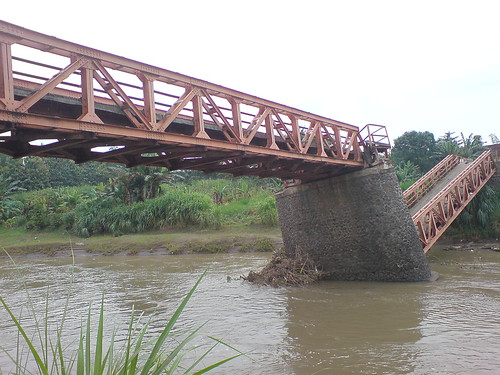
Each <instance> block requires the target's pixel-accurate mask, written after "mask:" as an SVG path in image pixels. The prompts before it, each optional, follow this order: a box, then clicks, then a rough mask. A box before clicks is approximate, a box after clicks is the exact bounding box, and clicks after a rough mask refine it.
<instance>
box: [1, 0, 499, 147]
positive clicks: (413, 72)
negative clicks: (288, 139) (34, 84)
mask: <svg viewBox="0 0 500 375" xmlns="http://www.w3.org/2000/svg"><path fill="white" fill-rule="evenodd" d="M1 8H2V9H1V14H0V19H2V20H4V21H7V22H11V23H14V24H17V25H19V26H22V27H26V28H29V29H33V30H36V31H39V32H42V33H45V34H49V35H53V36H56V37H58V38H61V39H65V40H69V41H71V42H75V43H79V44H84V45H86V46H89V47H92V48H97V49H101V50H104V51H106V52H110V53H114V54H117V55H121V56H125V57H127V58H131V59H134V60H139V61H142V62H145V63H148V64H152V65H156V66H159V67H162V68H165V69H169V70H173V71H176V72H179V73H183V74H187V75H190V76H193V77H196V78H200V79H203V80H206V81H210V82H213V83H217V84H220V85H223V86H227V87H230V88H233V89H236V90H239V91H243V92H246V93H248V94H252V95H256V96H259V97H262V98H265V99H269V100H273V101H276V102H279V103H282V104H286V105H289V106H292V107H296V108H299V109H302V110H305V111H309V112H312V113H315V114H318V115H322V116H326V117H330V118H333V119H336V120H339V121H344V122H347V123H350V124H353V125H356V126H359V127H362V126H364V125H365V124H367V123H375V124H382V125H386V126H387V128H388V132H389V135H390V136H391V138H392V139H394V138H396V137H398V136H400V135H401V134H403V133H404V132H405V131H410V130H417V131H426V130H427V131H431V132H432V133H434V135H435V136H436V138H438V137H439V136H441V135H443V134H444V133H445V132H447V131H453V132H456V133H457V134H459V133H460V132H463V133H464V135H466V136H467V135H468V134H470V133H474V134H480V135H481V136H482V137H483V140H485V141H488V143H490V141H491V140H490V137H489V135H490V134H491V133H495V134H496V135H497V136H498V137H500V1H496V0H492V1H484V0H469V1H462V0H454V1H451V0H450V1H445V0H432V1H427V0H418V1H405V0H399V1H385V0H376V1H375V0H372V1H370V0H342V1H337V0H329V1H328V0H324V1H319V0H301V1H295V0H283V1H282V0H266V1H261V0H249V1H241V0H227V1H226V0H189V1H186V0H176V1H172V0H161V1H153V0H142V1H130V0H121V1H115V0H100V1H96V0H86V1H71V0H61V1H58V0H53V1H51V0H45V1H41V0H24V1H6V0H5V1H3V2H2V5H1Z"/></svg>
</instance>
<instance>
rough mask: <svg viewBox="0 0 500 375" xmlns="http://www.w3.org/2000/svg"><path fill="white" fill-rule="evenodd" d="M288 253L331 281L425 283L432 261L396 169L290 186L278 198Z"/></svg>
mask: <svg viewBox="0 0 500 375" xmlns="http://www.w3.org/2000/svg"><path fill="white" fill-rule="evenodd" d="M276 201H277V206H278V213H279V218H280V225H281V230H282V234H283V241H284V246H285V252H286V253H287V255H289V256H291V257H295V256H296V255H297V254H307V255H309V257H310V258H311V259H312V260H313V261H315V262H316V263H317V264H318V266H319V267H320V268H321V269H322V270H323V271H325V272H326V273H327V275H328V276H327V278H328V279H331V280H366V281H368V280H370V281H423V280H429V279H430V278H431V271H430V268H429V265H428V263H427V258H426V257H425V254H424V252H423V250H422V246H421V245H420V241H419V238H418V233H417V230H416V228H415V225H414V223H413V221H412V219H411V217H410V213H409V211H408V207H407V205H406V203H405V201H404V198H403V194H402V192H401V189H400V187H399V183H398V180H397V177H396V175H395V173H394V170H393V169H392V168H389V167H387V166H384V165H379V166H376V167H373V168H367V169H363V170H360V171H356V172H353V173H349V174H346V175H342V176H338V177H333V178H330V179H327V180H321V181H316V182H311V183H307V184H303V185H297V186H293V187H289V188H287V189H286V190H285V191H283V192H281V193H279V194H278V195H277V197H276Z"/></svg>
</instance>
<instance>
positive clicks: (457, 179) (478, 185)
mask: <svg viewBox="0 0 500 375" xmlns="http://www.w3.org/2000/svg"><path fill="white" fill-rule="evenodd" d="M494 174H495V162H494V160H493V157H492V155H491V151H485V152H483V153H482V154H481V155H480V156H479V157H477V158H476V159H475V160H473V161H470V160H467V159H464V158H461V157H459V156H458V155H448V156H447V157H446V158H444V159H443V160H442V161H441V162H439V163H438V164H437V165H436V166H435V167H434V168H432V169H431V170H430V171H429V172H427V173H426V174H425V175H424V176H422V177H421V178H420V179H419V180H418V181H416V182H415V183H414V184H413V185H412V186H410V187H409V188H408V189H407V190H405V192H404V197H405V200H406V203H407V204H408V208H409V209H410V214H411V216H412V219H413V222H414V223H415V225H416V226H417V230H418V235H419V238H420V242H421V243H422V247H423V249H424V251H425V252H427V251H429V250H430V248H431V247H432V245H434V244H435V243H436V241H437V240H438V239H439V237H441V235H442V234H443V233H444V231H445V230H446V229H447V228H448V227H449V226H450V224H451V223H452V222H453V221H454V220H455V219H456V218H457V217H458V215H460V213H461V212H462V211H463V209H464V208H465V207H466V206H467V205H468V204H469V203H470V201H471V200H472V199H473V198H474V197H475V196H476V195H477V193H478V192H479V191H480V190H481V189H482V188H483V186H484V185H486V183H487V182H488V180H489V179H490V178H491V177H492V176H493V175H494Z"/></svg>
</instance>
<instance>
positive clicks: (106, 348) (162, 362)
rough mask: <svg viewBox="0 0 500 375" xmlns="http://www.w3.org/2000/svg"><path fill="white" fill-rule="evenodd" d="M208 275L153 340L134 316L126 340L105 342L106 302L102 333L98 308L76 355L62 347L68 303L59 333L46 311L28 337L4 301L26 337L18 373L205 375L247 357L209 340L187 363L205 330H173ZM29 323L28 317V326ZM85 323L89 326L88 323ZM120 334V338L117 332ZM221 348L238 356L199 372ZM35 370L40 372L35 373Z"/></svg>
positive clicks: (101, 313) (16, 361) (15, 358)
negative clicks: (97, 317)
mask: <svg viewBox="0 0 500 375" xmlns="http://www.w3.org/2000/svg"><path fill="white" fill-rule="evenodd" d="M205 273H206V271H205ZM205 273H203V274H202V275H201V276H200V278H199V279H198V280H197V281H196V283H195V284H194V286H193V287H192V288H191V290H190V291H189V292H188V293H187V295H186V296H185V297H184V299H183V300H182V302H181V303H180V305H179V306H178V308H177V309H176V311H175V312H174V314H173V315H172V317H171V318H170V320H169V321H168V323H167V324H166V326H165V327H164V328H163V330H162V332H161V333H160V334H159V335H157V336H156V337H153V338H152V339H149V338H147V337H146V333H147V330H148V326H149V322H146V323H145V324H142V323H141V322H142V320H141V319H137V317H136V316H135V315H134V311H132V312H131V317H130V323H129V325H128V331H127V334H126V340H124V341H120V340H117V339H116V337H115V334H112V335H111V336H110V337H105V335H104V332H105V329H104V327H105V325H107V324H109V323H107V322H106V320H105V318H104V305H105V300H104V296H103V298H102V301H101V304H100V309H99V320H98V323H97V329H95V328H94V324H93V322H92V320H91V311H92V308H91V307H89V313H88V316H87V319H86V320H84V319H82V326H81V330H80V336H79V338H78V343H79V345H78V349H77V350H76V352H75V351H73V350H72V349H71V348H69V347H67V346H64V345H63V344H62V338H63V337H64V336H65V331H64V320H65V317H66V313H67V312H68V309H69V304H68V303H66V308H65V311H64V313H63V314H62V317H61V321H60V322H59V323H58V327H57V329H56V330H55V331H51V330H49V324H48V320H49V318H48V311H47V310H46V311H45V317H43V318H42V319H40V317H37V316H36V313H35V311H34V309H33V308H32V309H31V313H32V314H33V318H34V319H35V321H36V322H37V324H36V327H37V328H36V331H37V332H35V334H31V333H29V332H26V330H25V329H24V327H23V325H22V324H21V321H20V319H19V318H18V317H16V315H15V314H14V313H13V312H12V310H11V309H10V308H9V306H8V304H7V303H6V301H5V299H4V298H3V297H1V296H0V303H1V304H2V305H3V307H4V309H5V310H6V311H7V313H8V314H9V316H10V318H11V320H12V322H13V324H14V325H15V326H16V328H17V330H18V333H19V337H20V343H19V344H18V345H17V353H16V354H15V355H14V356H11V357H10V359H11V360H12V361H13V363H14V365H15V373H16V374H20V375H22V374H41V375H70V374H76V375H104V374H106V375H136V374H137V375H139V374H140V375H160V374H165V375H169V374H195V375H201V374H204V373H206V372H209V371H211V370H214V369H216V368H218V367H220V366H221V365H223V364H224V363H226V362H228V361H230V360H232V359H234V358H237V357H240V356H242V355H243V353H241V352H240V351H238V350H237V349H235V348H233V347H231V346H230V345H227V344H225V343H224V342H223V341H221V340H219V339H216V338H213V337H211V336H206V338H207V339H208V341H209V342H210V344H208V345H207V346H206V349H205V351H204V352H203V353H202V354H201V355H199V356H198V358H195V359H194V360H193V362H190V363H185V362H186V361H184V357H185V355H186V353H188V352H189V351H190V350H192V349H197V351H199V348H200V346H199V345H196V346H194V345H193V344H192V343H193V339H195V338H196V337H198V336H199V335H200V330H201V328H202V327H203V326H204V325H202V326H200V327H198V328H196V329H193V330H189V331H184V332H183V333H182V336H179V335H178V334H173V333H172V329H173V328H174V326H175V324H176V322H177V321H178V319H179V317H180V316H181V314H182V312H183V311H184V309H185V307H186V305H187V304H188V302H189V300H190V299H191V297H192V295H193V293H194V292H195V290H196V288H197V287H198V285H199V284H200V282H201V281H202V279H203V276H204V275H205ZM68 295H69V294H68ZM68 298H69V297H68ZM28 299H29V293H28ZM67 302H68V301H67ZM47 305H48V304H47ZM25 318H26V317H25V316H23V320H24V319H25ZM85 321H86V323H83V322H85ZM39 323H40V324H39ZM114 332H116V329H115V330H114ZM218 345H224V346H226V347H228V348H230V349H231V350H233V353H234V355H231V356H230V357H228V358H226V359H223V360H221V361H218V362H215V363H213V364H211V365H209V366H204V367H203V368H199V367H200V364H201V362H202V361H204V360H205V358H207V356H208V355H209V354H210V352H211V351H212V350H213V349H214V348H215V347H216V346H218ZM33 365H36V366H33ZM35 367H36V368H37V370H36V371H33V368H35Z"/></svg>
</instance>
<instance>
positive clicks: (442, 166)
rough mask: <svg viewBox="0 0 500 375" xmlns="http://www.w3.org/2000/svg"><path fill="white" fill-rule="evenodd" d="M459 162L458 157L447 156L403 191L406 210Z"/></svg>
mask: <svg viewBox="0 0 500 375" xmlns="http://www.w3.org/2000/svg"><path fill="white" fill-rule="evenodd" d="M459 162H460V157H459V156H458V155H453V154H452V155H448V156H447V157H445V158H444V159H443V160H441V161H440V162H439V163H438V164H436V165H435V166H434V168H432V169H431V170H430V171H429V172H427V173H426V174H425V175H423V176H422V177H420V178H419V179H418V180H417V181H416V182H415V183H414V184H413V185H411V186H410V187H409V188H408V189H406V190H405V191H404V197H405V200H406V204H407V205H408V208H412V207H413V206H415V204H416V203H417V202H418V201H419V200H420V199H421V198H422V197H423V196H424V195H425V194H427V192H428V191H429V190H430V189H432V187H433V186H434V185H435V184H436V183H437V182H438V181H440V180H441V179H442V178H443V177H444V176H445V175H446V174H447V173H448V172H449V171H451V170H452V169H453V168H454V167H455V166H456V165H457V164H458V163H459Z"/></svg>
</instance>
